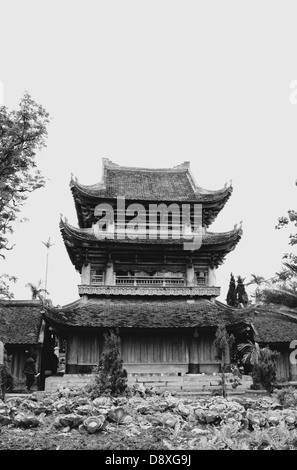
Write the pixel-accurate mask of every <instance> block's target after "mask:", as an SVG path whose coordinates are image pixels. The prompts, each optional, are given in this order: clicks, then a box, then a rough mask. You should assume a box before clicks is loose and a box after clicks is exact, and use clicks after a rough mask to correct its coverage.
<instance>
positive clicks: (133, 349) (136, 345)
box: [121, 333, 188, 364]
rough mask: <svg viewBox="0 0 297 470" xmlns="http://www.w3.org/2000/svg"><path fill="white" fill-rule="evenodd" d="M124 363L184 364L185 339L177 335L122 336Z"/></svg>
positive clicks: (186, 350) (185, 353) (186, 349)
mask: <svg viewBox="0 0 297 470" xmlns="http://www.w3.org/2000/svg"><path fill="white" fill-rule="evenodd" d="M121 345H122V358H123V361H124V362H125V363H131V364H132V363H148V364H149V363H164V362H168V363H184V362H187V361H188V342H187V339H186V338H185V337H184V336H182V335H179V334H178V333H174V334H172V333H168V334H164V333H147V334H139V333H137V335H136V334H135V335H133V334H125V335H122V341H121Z"/></svg>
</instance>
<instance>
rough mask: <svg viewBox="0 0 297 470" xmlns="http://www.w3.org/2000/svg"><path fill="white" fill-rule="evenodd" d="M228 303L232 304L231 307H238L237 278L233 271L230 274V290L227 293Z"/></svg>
mask: <svg viewBox="0 0 297 470" xmlns="http://www.w3.org/2000/svg"><path fill="white" fill-rule="evenodd" d="M226 300H227V304H228V305H230V307H236V306H237V302H236V285H235V279H234V276H233V274H232V273H231V276H230V283H229V290H228V293H227V299H226Z"/></svg>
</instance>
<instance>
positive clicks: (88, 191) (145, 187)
mask: <svg viewBox="0 0 297 470" xmlns="http://www.w3.org/2000/svg"><path fill="white" fill-rule="evenodd" d="M102 162H103V171H102V174H103V177H102V180H101V181H100V182H99V183H97V184H93V185H88V186H87V185H83V184H81V183H79V182H78V180H77V179H76V178H75V179H74V178H73V177H71V181H70V188H71V191H72V194H73V196H74V198H76V197H80V198H81V197H83V198H86V199H88V200H90V199H91V200H92V199H111V200H112V199H116V198H117V197H125V198H126V199H127V200H139V201H162V202H165V201H167V202H169V201H170V202H196V203H212V204H215V203H225V202H226V201H227V200H228V199H229V197H230V195H231V193H232V190H233V188H232V183H231V182H230V183H229V184H225V186H224V187H223V188H222V189H219V190H207V189H204V188H201V187H200V186H198V185H197V184H196V183H195V181H194V178H193V175H192V174H191V172H190V164H189V162H184V163H182V164H180V165H177V166H174V167H173V168H154V169H151V168H141V167H126V166H120V165H118V164H116V163H113V162H111V161H110V160H109V159H106V158H103V159H102Z"/></svg>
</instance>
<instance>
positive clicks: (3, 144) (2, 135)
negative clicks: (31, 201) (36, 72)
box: [0, 93, 49, 258]
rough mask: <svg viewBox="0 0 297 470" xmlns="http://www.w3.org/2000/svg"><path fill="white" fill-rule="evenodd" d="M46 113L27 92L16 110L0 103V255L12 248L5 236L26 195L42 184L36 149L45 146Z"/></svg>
mask: <svg viewBox="0 0 297 470" xmlns="http://www.w3.org/2000/svg"><path fill="white" fill-rule="evenodd" d="M48 123H49V114H48V113H47V112H46V111H45V109H44V108H43V107H42V106H41V105H38V104H36V103H35V102H34V101H33V100H32V98H31V96H30V95H29V94H28V93H25V94H24V96H23V97H22V99H21V101H20V104H19V109H18V110H12V111H10V110H9V109H8V108H7V107H6V106H0V257H2V258H5V256H4V254H3V252H4V251H5V250H9V249H12V248H13V247H12V246H9V240H8V235H9V234H11V233H13V222H14V221H15V220H16V219H17V217H18V215H19V212H20V210H21V207H22V205H23V204H24V202H25V201H26V200H27V198H28V196H29V194H30V193H31V192H32V191H35V190H36V189H37V188H41V187H43V186H44V184H45V180H44V178H43V176H42V175H41V173H40V171H39V170H38V168H37V165H36V152H37V150H41V149H42V148H43V147H45V146H46V143H45V141H46V137H47V125H48Z"/></svg>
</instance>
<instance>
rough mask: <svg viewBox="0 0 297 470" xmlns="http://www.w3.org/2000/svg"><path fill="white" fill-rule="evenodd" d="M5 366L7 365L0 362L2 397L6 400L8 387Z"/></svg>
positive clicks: (0, 395)
mask: <svg viewBox="0 0 297 470" xmlns="http://www.w3.org/2000/svg"><path fill="white" fill-rule="evenodd" d="M4 367H5V366H4V365H2V364H0V399H1V400H3V401H5V389H6V384H5V371H4Z"/></svg>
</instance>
